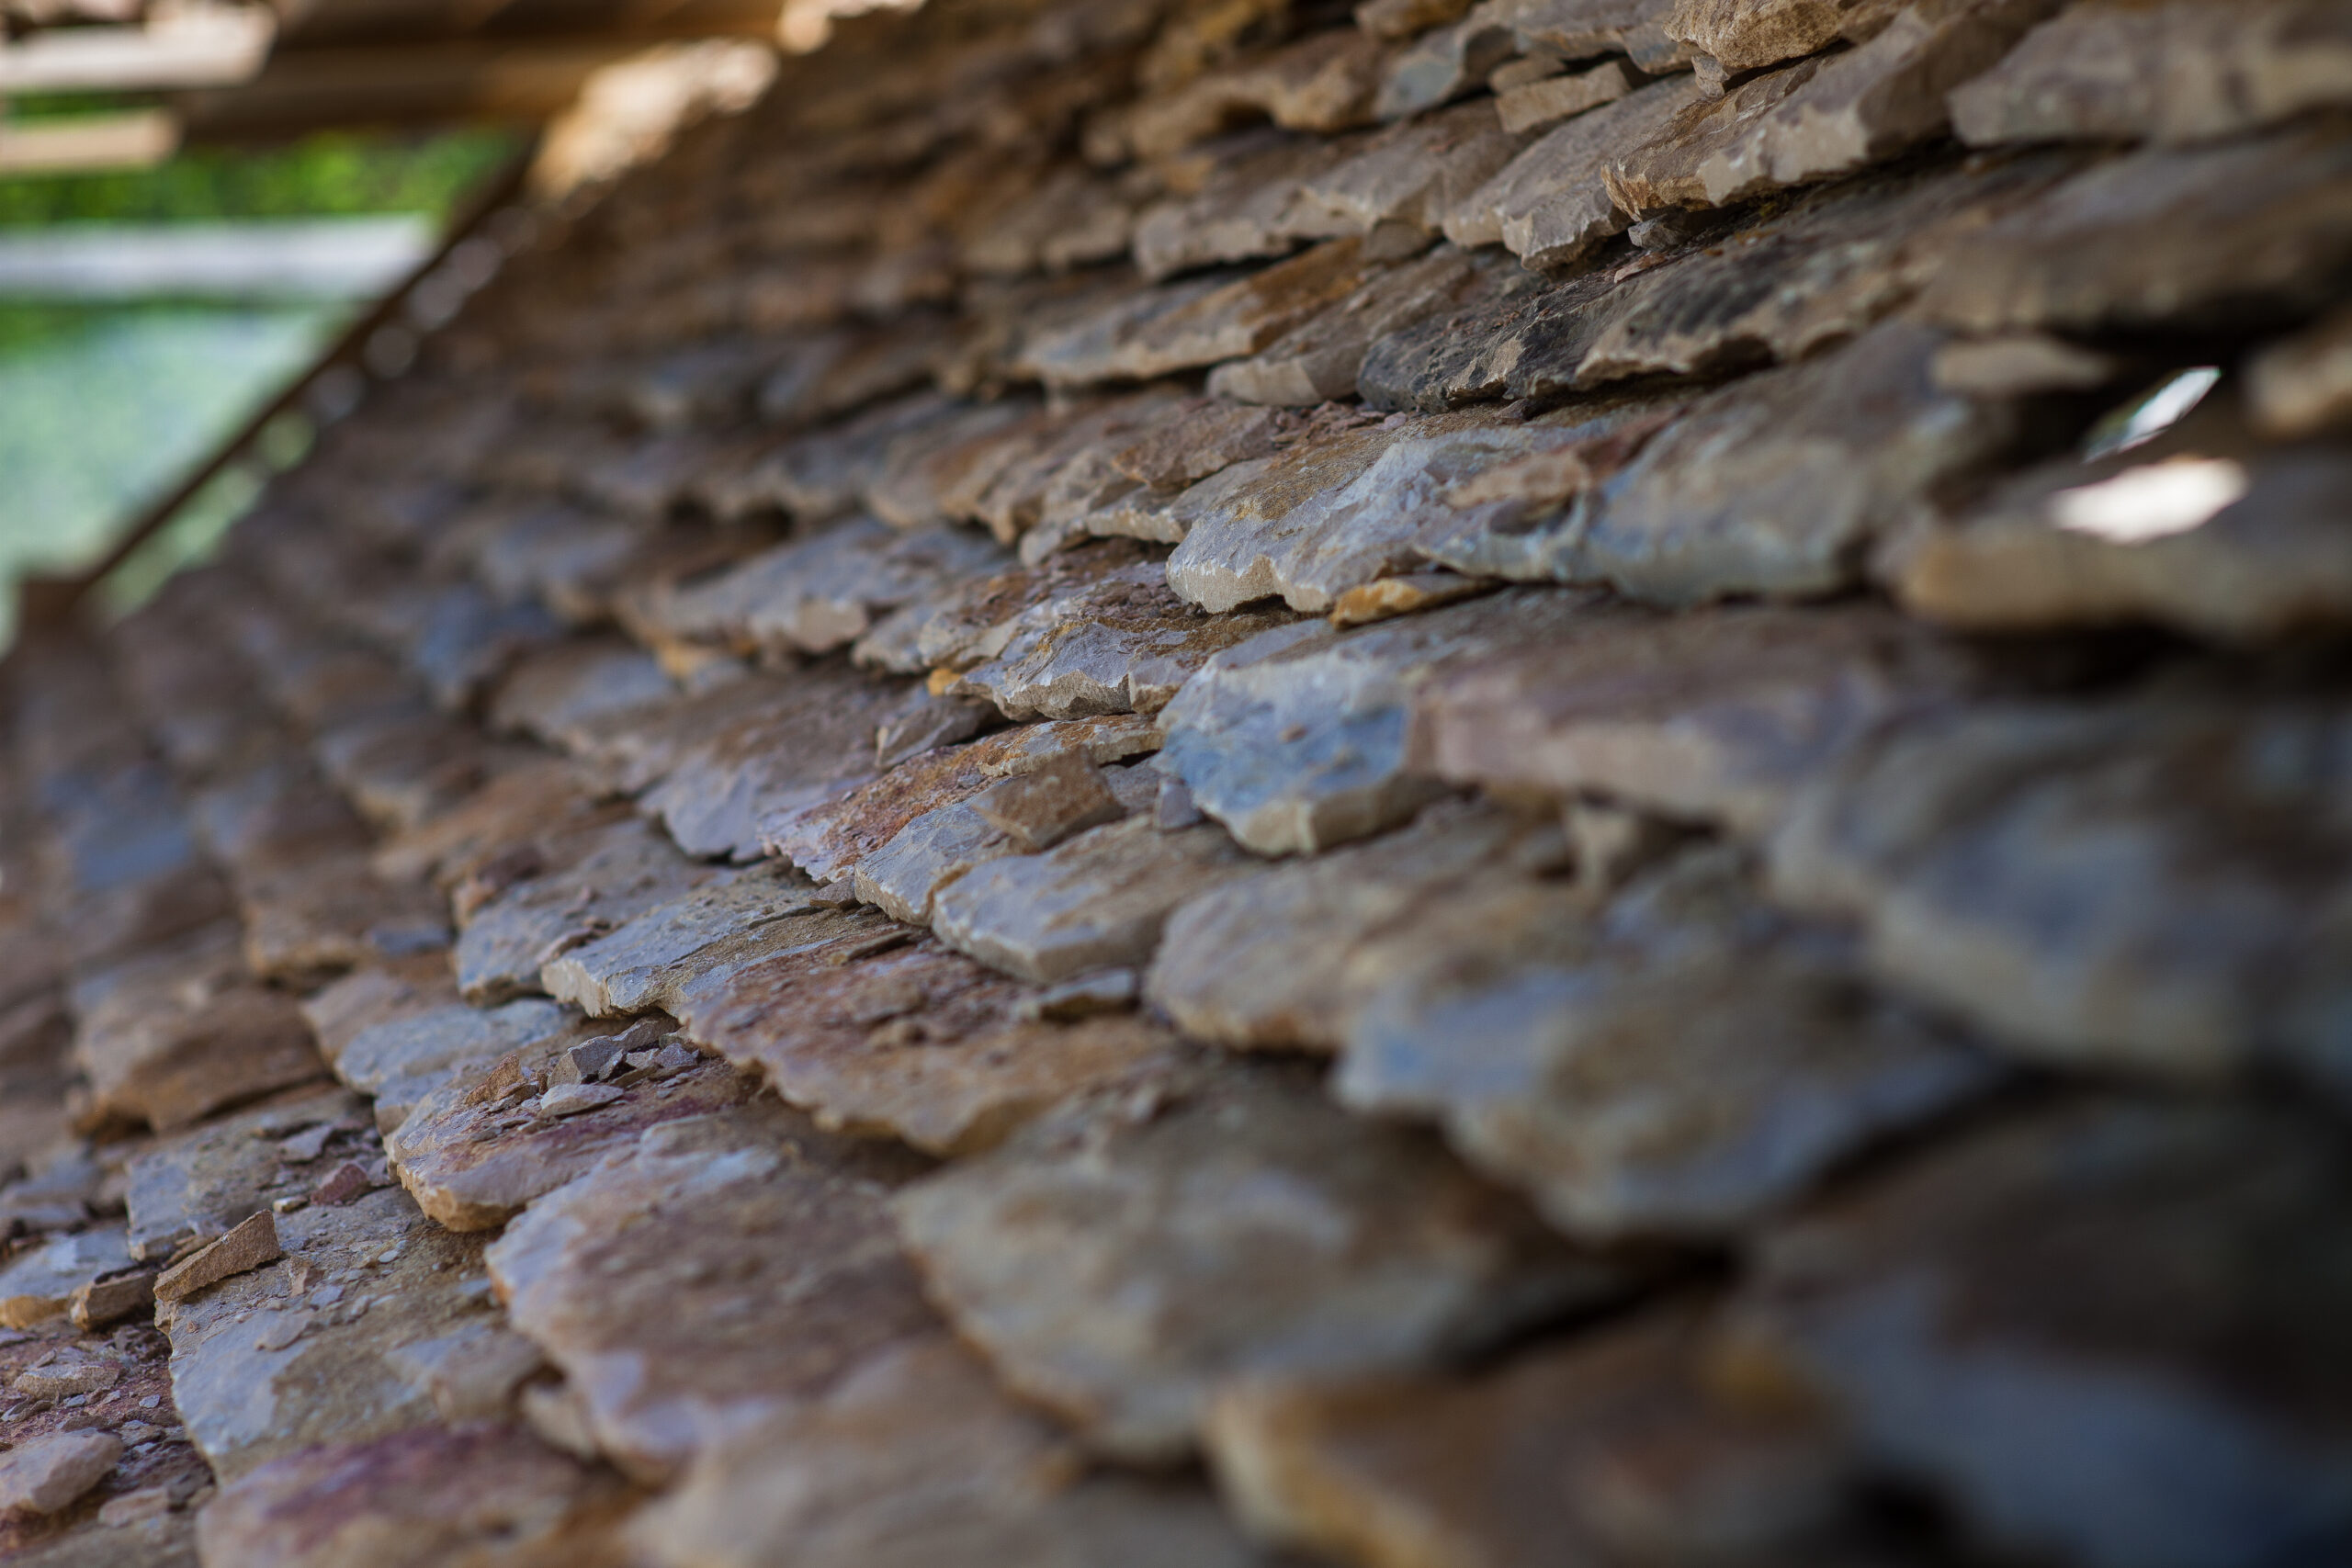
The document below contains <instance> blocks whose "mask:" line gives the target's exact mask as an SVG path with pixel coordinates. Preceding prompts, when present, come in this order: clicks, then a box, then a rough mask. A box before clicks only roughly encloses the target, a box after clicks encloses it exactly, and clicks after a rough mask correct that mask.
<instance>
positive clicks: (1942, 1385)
mask: <svg viewBox="0 0 2352 1568" xmlns="http://www.w3.org/2000/svg"><path fill="white" fill-rule="evenodd" d="M2345 1181H2346V1168H2345V1164H2344V1158H2343V1153H2342V1145H2341V1140H2340V1139H2339V1138H2338V1137H2337V1136H2336V1135H2335V1131H2334V1129H2333V1128H2322V1127H2320V1126H2317V1125H2315V1124H2314V1123H2312V1122H2310V1121H2308V1120H2306V1119H2304V1118H2301V1117H2300V1116H2297V1115H2296V1114H2294V1113H2292V1112H2290V1111H2283V1110H2278V1109H2270V1108H2264V1107H2258V1106H2254V1105H2245V1104H2199V1103H2193V1102H2190V1103H2181V1102H2163V1101H2125V1100H2116V1099H2087V1100H2068V1101H2062V1102H2060V1103H2059V1104H2056V1105H2053V1106H2050V1107H2046V1108H2044V1109H2042V1110H2041V1111H2036V1112H2033V1113H2030V1114H2027V1115H2025V1116H2022V1117H2019V1118H2016V1119H2013V1120H2010V1121H2008V1122H2004V1123H2001V1124H1998V1125H1996V1126H1994V1127H1991V1128H1989V1129H1986V1130H1984V1131H1982V1132H1980V1133H1978V1134H1975V1135H1973V1136H1971V1137H1969V1138H1966V1139H1963V1140H1960V1141H1958V1142H1955V1143H1952V1144H1950V1145H1945V1146H1944V1147H1942V1148H1940V1149H1939V1150H1937V1151H1934V1152H1932V1153H1930V1154H1928V1155H1926V1156H1923V1157H1921V1158H1919V1159H1917V1160H1916V1161H1914V1162H1912V1163H1911V1164H1909V1165H1907V1166H1905V1168H1901V1169H1898V1170H1895V1171H1893V1172H1890V1173H1889V1174H1888V1175H1887V1176H1886V1177H1885V1178H1884V1179H1882V1180H1880V1181H1877V1182H1874V1183H1871V1185H1869V1186H1867V1187H1864V1188H1861V1189H1859V1190H1856V1191H1854V1192H1852V1193H1851V1194H1849V1195H1848V1196H1846V1197H1843V1198H1841V1199H1839V1200H1838V1201H1835V1202H1833V1203H1829V1204H1827V1205H1825V1206H1824V1207H1823V1208H1822V1209H1821V1210H1820V1211H1818V1212H1817V1213H1812V1214H1809V1215H1806V1216H1804V1217H1803V1218H1800V1219H1799V1220H1797V1221H1795V1222H1793V1223H1792V1224H1789V1225H1788V1226H1786V1227H1784V1228H1782V1229H1781V1230H1780V1231H1777V1232H1775V1233H1773V1234H1771V1235H1769V1236H1768V1237H1767V1238H1766V1240H1765V1243H1764V1246H1763V1247H1762V1248H1761V1255H1760V1258H1759V1259H1758V1270H1757V1274H1756V1276H1755V1279H1754V1282H1753V1283H1752V1284H1751V1285H1750V1286H1749V1287H1748V1288H1747V1292H1746V1299H1745V1301H1744V1303H1743V1305H1742V1315H1743V1317H1744V1318H1745V1322H1744V1323H1743V1324H1741V1325H1739V1326H1738V1327H1737V1328H1736V1329H1735V1330H1733V1331H1732V1337H1733V1340H1734V1344H1733V1346H1732V1347H1731V1349H1732V1352H1733V1354H1734V1355H1735V1356H1736V1360H1737V1364H1740V1365H1742V1366H1744V1367H1745V1368H1747V1370H1748V1371H1747V1375H1748V1376H1749V1377H1751V1378H1753V1379H1754V1380H1756V1381H1757V1382H1767V1383H1769V1382H1779V1383H1780V1384H1781V1386H1782V1387H1783V1388H1784V1389H1788V1388H1790V1386H1791V1385H1792V1384H1793V1385H1794V1388H1793V1389H1792V1392H1801V1393H1804V1394H1809V1395H1812V1396H1814V1397H1818V1398H1822V1399H1825V1400H1826V1401H1827V1403H1828V1404H1830V1406H1831V1407H1832V1408H1833V1410H1834V1411H1836V1412H1837V1413H1838V1414H1839V1415H1840V1416H1843V1417H1844V1418H1845V1419H1846V1420H1847V1421H1848V1422H1849V1424H1850V1426H1851V1427H1852V1429H1853V1430H1854V1431H1855V1433H1856V1434H1857V1436H1858V1438H1859V1439H1860V1442H1861V1443H1862V1444H1863V1445H1864V1446H1865V1447H1866V1449H1867V1450H1869V1451H1870V1452H1871V1455H1872V1457H1873V1458H1874V1459H1876V1460H1877V1461H1879V1462H1880V1463H1881V1464H1882V1465H1883V1467H1884V1468H1885V1469H1887V1470H1889V1471H1892V1472H1896V1473H1899V1474H1904V1475H1906V1476H1908V1477H1911V1478H1913V1479H1915V1480H1916V1481H1918V1482H1923V1483H1927V1484H1928V1485H1929V1486H1931V1487H1933V1488H1934V1489H1935V1490H1936V1491H1937V1492H1938V1493H1939V1495H1942V1496H1943V1497H1945V1498H1946V1499H1948V1500H1949V1501H1950V1503H1951V1505H1952V1506H1954V1507H1955V1509H1956V1511H1957V1512H1958V1513H1959V1514H1960V1516H1961V1517H1962V1518H1964V1519H1966V1520H1967V1521H1969V1523H1970V1524H1971V1526H1972V1527H1973V1529H1974V1530H1975V1531H1976V1533H1978V1534H1979V1535H1980V1536H1982V1537H1985V1538H1986V1539H1988V1540H1990V1541H1991V1542H1993V1543H1995V1544H1996V1545H1997V1546H2000V1547H2004V1548H2008V1549H2014V1550H2023V1551H2041V1552H2045V1553H2050V1554H2053V1555H2055V1556H2059V1557H2063V1558H2064V1560H2066V1561H2069V1562H2083V1563H2087V1564H2093V1565H2095V1568H2126V1565H2127V1564H2129V1565H2131V1568H2222V1564H2225V1563H2241V1562H2283V1561H2290V1560H2292V1559H2293V1558H2295V1557H2297V1556H2299V1555H2303V1556H2313V1555H2315V1556H2316V1557H2317V1558H2318V1559H2319V1560H2323V1561H2324V1560H2325V1559H2327V1558H2329V1557H2331V1556H2337V1555H2341V1553H2342V1551H2344V1549H2345V1547H2346V1544H2347V1543H2352V1486H2347V1484H2346V1479H2345V1478H2346V1474H2347V1473H2352V1472H2347V1470H2346V1452H2347V1451H2352V1431H2348V1430H2347V1427H2346V1418H2345V1412H2346V1409H2347V1408H2352V1404H2347V1401H2346V1388H2345V1386H2344V1379H2345V1370H2344V1361H2343V1358H2342V1355H2341V1353H2340V1352H2341V1346H2340V1341H2339V1339H2338V1337H2337V1334H2336V1329H2337V1325H2339V1324H2340V1323H2341V1321H2342V1314H2343V1312H2344V1310H2345V1303H2344V1300H2343V1296H2344V1280H2346V1278H2347V1275H2346V1269H2345V1261H2344V1247H2345V1232H2344V1227H2343V1225H2342V1224H2341V1214H2342V1212H2343V1202H2344V1192H2345ZM2151 1303H2162V1308H2161V1310H2158V1311H2151V1310H2149V1309H2150V1306H2151ZM2086 1431H2108V1432H2116V1433H2126V1434H2129V1438H2128V1440H2123V1441H2118V1442H2114V1443H2109V1444H2104V1445H2101V1446H2099V1447H2098V1448H2097V1449H2092V1448H2086V1447H2084V1446H2083V1445H2082V1443H2081V1442H2080V1441H2079V1439H2078V1438H2076V1437H2075V1436H2074V1434H2079V1433H2082V1432H2086ZM2094 1454H2096V1456H2097V1458H2096V1460H2095V1461H2094V1459H2093V1457H2092V1456H2093V1455H2094ZM2220 1455H2230V1456H2237V1457H2236V1460H2235V1461H2234V1462H2228V1463H2217V1462H2215V1460H2216V1456H2220Z"/></svg>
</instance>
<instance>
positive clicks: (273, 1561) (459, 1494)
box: [197, 1426, 631, 1568]
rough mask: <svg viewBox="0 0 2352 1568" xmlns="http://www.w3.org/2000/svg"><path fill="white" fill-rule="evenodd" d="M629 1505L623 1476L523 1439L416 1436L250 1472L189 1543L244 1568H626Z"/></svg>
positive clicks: (480, 1433) (227, 1491)
mask: <svg viewBox="0 0 2352 1568" xmlns="http://www.w3.org/2000/svg"><path fill="white" fill-rule="evenodd" d="M630 1503H631V1498H630V1496H629V1494H628V1486H627V1484H626V1483H624V1482H623V1481H622V1480H621V1478H620V1477H619V1476H618V1475H616V1474H615V1473H614V1472H611V1471H608V1470H602V1469H599V1468H596V1467H593V1466H590V1465H585V1464H582V1462H581V1461H578V1460H576V1459H573V1458H572V1457H571V1455H569V1454H564V1453H560V1452H558V1451H556V1450H553V1449H551V1448H548V1446H547V1445H546V1444H544V1443H542V1442H540V1441H539V1440H538V1439H537V1438H534V1437H532V1436H531V1435H530V1434H529V1433H528V1432H526V1431H523V1430H522V1429H520V1428H518V1427H500V1426H469V1427H463V1428H460V1429H458V1430H445V1429H443V1428H440V1427H418V1428H415V1429H413V1430H410V1431H405V1432H396V1433H393V1434H391V1435H390V1436H388V1437H382V1438H376V1439H375V1440H373V1441H371V1442H364V1443H342V1444H331V1445H328V1446H325V1447H322V1448H316V1449H309V1450H303V1451H301V1452H300V1453H293V1454H288V1455H287V1456H286V1457H285V1458H283V1459H279V1460H275V1461H271V1462H270V1463H268V1464H265V1465H263V1466H261V1467H259V1468H258V1469H255V1470H252V1471H248V1472H246V1473H244V1474H243V1475H241V1476H239V1477H238V1478H237V1479H236V1480H235V1481H233V1482H232V1483H229V1484H228V1485H226V1486H224V1487H222V1488H221V1489H220V1495H218V1496H216V1497H215V1498H214V1499H213V1500H212V1501H211V1502H210V1503H209V1504H208V1505H207V1506H205V1508H204V1510H203V1512H201V1513H200V1514H198V1516H197V1518H198V1524H197V1542H198V1548H199V1550H201V1551H203V1553H204V1554H205V1556H206V1558H207V1559H209V1561H212V1562H237V1563H245V1564H251V1565H252V1568H401V1565H405V1564H408V1563H413V1562H422V1561H437V1562H467V1563H479V1564H481V1565H482V1568H523V1565H525V1564H526V1563H531V1562H551V1561H557V1560H560V1561H562V1562H571V1563H578V1564H581V1565H582V1568H622V1565H623V1564H624V1563H626V1562H628V1557H627V1555H626V1553H625V1552H624V1551H623V1549H622V1546H621V1542H620V1538H619V1529H620V1526H621V1524H622V1523H623V1521H624V1520H625V1519H626V1518H627V1517H628V1513H629V1509H630Z"/></svg>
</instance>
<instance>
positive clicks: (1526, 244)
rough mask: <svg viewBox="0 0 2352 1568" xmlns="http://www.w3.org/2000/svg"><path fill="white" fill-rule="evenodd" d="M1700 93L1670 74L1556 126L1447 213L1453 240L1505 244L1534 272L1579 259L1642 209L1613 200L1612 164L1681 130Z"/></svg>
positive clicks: (1620, 230) (1687, 81) (1683, 78)
mask: <svg viewBox="0 0 2352 1568" xmlns="http://www.w3.org/2000/svg"><path fill="white" fill-rule="evenodd" d="M1698 93H1699V89H1698V86H1697V85H1696V84H1694V83H1693V82H1692V81H1691V79H1690V78H1689V77H1687V76H1670V77H1668V78H1666V79H1665V80H1663V81H1658V82H1653V83H1651V84H1650V85H1648V86H1646V87H1644V88H1642V89H1640V90H1639V91H1637V92H1634V93H1630V94H1628V95H1626V96H1624V97H1622V98H1619V99H1618V100H1616V101H1615V102H1614V103H1610V104H1604V105H1602V106H1601V107H1599V108H1595V109H1592V110H1590V111H1589V112H1587V113H1584V114H1580V115H1577V116H1576V117H1575V118H1572V119H1569V120H1567V121H1566V123H1564V124H1561V125H1558V126H1555V128H1553V129H1552V130H1549V131H1547V132H1545V133H1544V135H1543V136H1542V137H1540V138H1538V139H1537V140H1536V141H1535V142H1534V143H1533V144H1532V145H1531V146H1530V147H1529V148H1528V149H1527V150H1526V151H1525V152H1521V153H1520V154H1519V155H1518V156H1517V157H1515V158H1513V159H1512V160H1511V161H1510V163H1508V164H1504V165H1503V166H1502V168H1501V169H1500V170H1498V172H1497V173H1496V174H1495V175H1494V177H1493V178H1491V179H1489V180H1488V181H1487V183H1486V184H1485V185H1483V186H1479V187H1478V188H1477V189H1476V190H1475V191H1473V192H1471V193H1470V195H1469V196H1467V197H1464V199H1463V200H1462V201H1461V202H1460V203H1459V204H1457V205H1456V206H1455V207H1454V208H1453V209H1452V210H1450V211H1449V212H1447V213H1446V215H1445V237H1446V238H1447V239H1449V240H1452V241H1453V243H1455V244H1457V245H1492V244H1498V243H1499V244H1501V245H1503V246H1505V247H1507V248H1508V249H1509V250H1510V253H1511V254H1513V255H1515V256H1518V257H1519V258H1520V259H1521V261H1523V262H1525V263H1526V264H1527V265H1529V266H1532V267H1555V266H1565V265H1568V264H1569V263H1571V262H1574V261H1576V260H1577V259H1578V258H1580V257H1581V256H1583V255H1584V254H1586V253H1588V252H1589V251H1591V250H1592V249H1593V248H1595V247H1596V246H1598V245H1600V244H1601V243H1604V242H1605V241H1607V240H1609V239H1611V237H1613V236H1614V235H1617V234H1620V233H1623V231H1624V229H1625V226H1626V225H1627V224H1628V223H1630V222H1631V221H1633V220H1632V218H1631V217H1628V216H1627V214H1628V212H1634V211H1637V209H1632V208H1627V209H1623V210H1620V206H1619V204H1618V203H1617V202H1616V201H1614V200H1613V199H1612V194H1611V185H1610V183H1609V179H1610V170H1611V164H1612V160H1615V159H1618V158H1621V157H1623V155H1624V153H1625V152H1626V150H1627V149H1628V148H1632V147H1638V146H1640V145H1642V144H1643V143H1645V142H1646V141H1648V140H1649V139H1650V138H1651V137H1653V136H1656V135H1657V134H1658V133H1659V132H1660V131H1662V130H1666V128H1667V127H1668V126H1669V125H1670V124H1679V117H1680V116H1682V115H1683V114H1684V113H1685V112H1686V111H1687V110H1691V109H1692V108H1693V107H1696V106H1697V104H1698V103H1699V97H1698Z"/></svg>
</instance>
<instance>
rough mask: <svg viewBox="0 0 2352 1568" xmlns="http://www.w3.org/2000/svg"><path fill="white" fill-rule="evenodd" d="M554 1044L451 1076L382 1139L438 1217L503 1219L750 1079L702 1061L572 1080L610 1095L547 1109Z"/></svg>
mask: <svg viewBox="0 0 2352 1568" xmlns="http://www.w3.org/2000/svg"><path fill="white" fill-rule="evenodd" d="M560 1049H561V1047H560V1044H559V1043H556V1042H542V1043H538V1044H537V1045H529V1046H525V1047H523V1048H521V1049H519V1050H516V1051H513V1052H510V1053H508V1054H507V1055H504V1056H502V1057H500V1058H499V1059H498V1061H497V1062H496V1063H495V1064H494V1065H492V1066H487V1067H483V1066H474V1067H471V1068H469V1069H468V1070H466V1071H462V1072H459V1073H458V1074H456V1075H454V1076H452V1077H450V1078H449V1079H448V1080H447V1082H445V1083H444V1084H443V1085H442V1086H441V1087H440V1088H439V1089H435V1090H434V1091H432V1092H431V1093H430V1094H428V1095H426V1096H425V1097H424V1100H422V1101H420V1102H419V1103H418V1105H417V1107H416V1109H415V1110H414V1111H412V1112H411V1113H410V1114H409V1117H408V1119H407V1120H406V1121H404V1122H401V1124H400V1127H399V1129H398V1130H397V1131H395V1132H394V1133H393V1134H391V1135H390V1137H389V1138H387V1139H386V1140H385V1142H384V1148H385V1152H386V1153H387V1154H388V1155H390V1158H391V1162H392V1168H393V1170H394V1171H395V1172H397V1173H398V1175H399V1177H400V1179H401V1184H402V1185H403V1186H405V1187H406V1188H407V1189H408V1190H409V1191H410V1192H412V1193H413V1194H415V1197H416V1201H417V1202H418V1203H419V1204H420V1205H421V1206H422V1207H423V1208H424V1212H425V1213H427V1214H429V1215H431V1216H432V1217H433V1218H434V1219H435V1221H437V1222H438V1223H440V1224H444V1225H447V1226H448V1227H449V1228H450V1229H451V1230H456V1231H478V1230H487V1229H491V1228H492V1227H494V1226H497V1225H500V1224H504V1223H505V1222H506V1221H507V1220H508V1219H510V1218H512V1217H513V1216H514V1215H515V1213H516V1212H518V1211H519V1210H521V1209H522V1208H523V1207H524V1206H525V1205H526V1204H528V1203H531V1202H534V1201H537V1200H538V1199H539V1198H541V1197H542V1196H544V1195H545V1194H547V1193H548V1192H552V1191H553V1190H556V1189H557V1188H559V1187H561V1186H562V1185H563V1184H564V1183H565V1182H567V1181H571V1180H572V1179H575V1178H577V1177H579V1176H581V1175H582V1174H584V1173H585V1172H587V1171H589V1170H591V1169H593V1168H594V1167H595V1165H596V1164H597V1162H598V1161H599V1160H601V1159H603V1158H604V1157H605V1156H606V1155H608V1154H610V1153H612V1152H614V1151H615V1150H616V1149H626V1148H628V1146H629V1145H631V1144H633V1143H634V1142H635V1141H636V1139H637V1137H638V1134H640V1133H642V1132H644V1131H645V1130H646V1129H648V1128H650V1127H656V1126H659V1125H661V1124H662V1123H663V1122H675V1121H679V1120H681V1119H690V1118H694V1117H698V1116H708V1115H711V1114H714V1113H716V1112H718V1111H726V1110H728V1109H729V1108H731V1107H733V1106H737V1105H741V1104H742V1103H743V1102H744V1101H745V1100H749V1099H750V1098H751V1097H752V1092H753V1090H754V1089H755V1087H756V1086H755V1085H753V1084H752V1082H750V1081H749V1080H748V1079H746V1078H744V1077H741V1075H739V1074H737V1073H735V1072H733V1071H731V1070H729V1068H728V1067H727V1066H726V1065H725V1064H724V1063H720V1062H705V1063H703V1064H702V1065H700V1066H695V1067H693V1068H690V1069H688V1070H687V1071H684V1072H681V1073H677V1074H674V1075H670V1076H658V1077H652V1078H649V1079H646V1080H643V1081H640V1082H638V1083H635V1084H632V1085H629V1086H628V1087H626V1088H621V1087H619V1086H615V1085H607V1084H597V1085H593V1086H580V1085H573V1086H571V1087H572V1088H573V1089H582V1088H583V1087H584V1088H588V1089H597V1090H605V1089H610V1090H613V1091H614V1095H615V1098H613V1099H611V1100H605V1099H604V1098H603V1096H602V1095H601V1094H598V1095H594V1096H592V1097H591V1098H594V1099H595V1100H598V1101H599V1102H600V1103H599V1104H597V1105H593V1106H592V1105H587V1104H580V1105H579V1106H578V1107H577V1111H580V1112H591V1111H593V1114H578V1113H575V1114H572V1115H570V1116H565V1115H560V1114H559V1115H543V1114H541V1113H540V1111H539V1107H538V1102H539V1101H540V1100H542V1099H543V1097H544V1096H545V1095H546V1094H548V1093H549V1092H552V1091H553V1089H556V1088H560V1087H562V1086H554V1085H551V1082H550V1076H549V1075H550V1069H551V1067H552V1066H553V1062H554V1058H555V1057H556V1055H558V1054H559V1052H560ZM563 1100H564V1097H559V1099H558V1101H557V1103H558V1105H559V1106H561V1105H562V1104H563Z"/></svg>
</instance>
